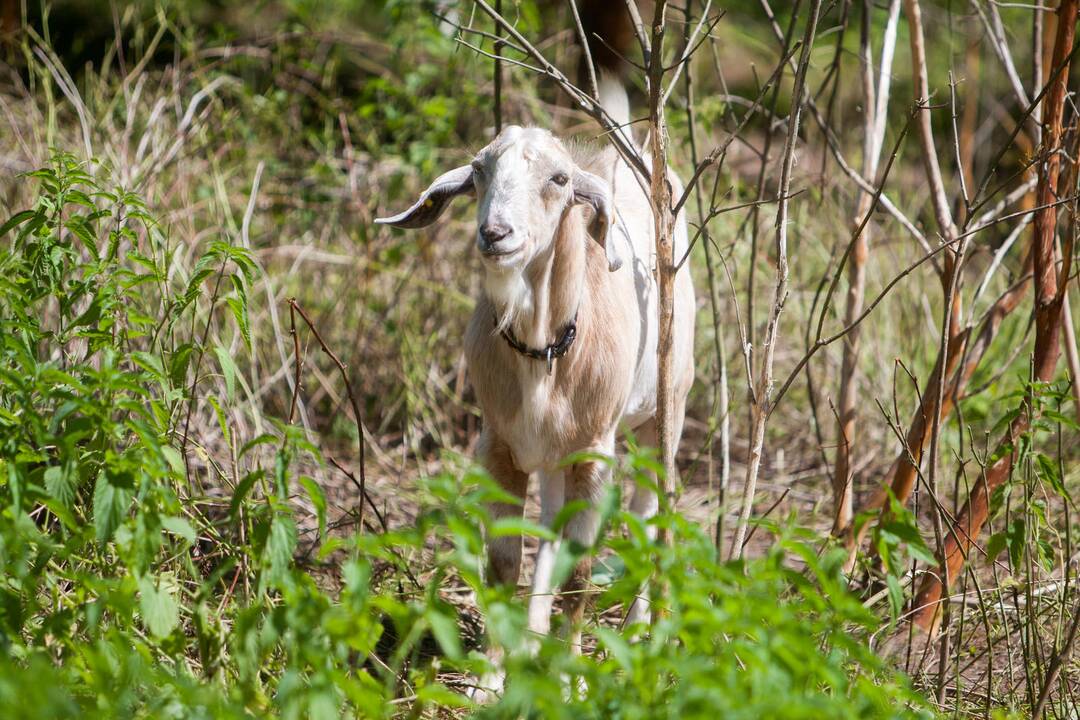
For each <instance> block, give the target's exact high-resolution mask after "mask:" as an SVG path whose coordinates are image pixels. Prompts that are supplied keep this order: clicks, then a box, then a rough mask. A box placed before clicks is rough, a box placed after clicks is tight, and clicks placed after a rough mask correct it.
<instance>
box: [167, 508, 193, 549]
mask: <svg viewBox="0 0 1080 720" xmlns="http://www.w3.org/2000/svg"><path fill="white" fill-rule="evenodd" d="M161 527H163V528H165V529H166V530H168V531H169V532H171V533H172V534H173V535H178V536H180V537H182V538H184V539H185V540H187V541H188V544H189V545H194V544H195V538H196V537H197V536H196V535H195V528H193V527H191V523H189V522H188V521H187V520H185V519H184V518H182V517H174V516H171V515H166V516H165V517H163V518H161Z"/></svg>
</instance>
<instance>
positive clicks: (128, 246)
mask: <svg viewBox="0 0 1080 720" xmlns="http://www.w3.org/2000/svg"><path fill="white" fill-rule="evenodd" d="M87 167H88V166H87V165H85V164H83V163H80V162H78V161H76V160H75V159H74V158H72V157H71V156H68V155H63V154H58V155H56V156H55V157H54V158H53V161H52V163H51V164H50V165H49V167H47V168H43V169H41V170H39V171H36V172H33V173H30V174H29V175H28V177H27V181H28V182H36V183H37V184H38V189H39V192H38V196H37V200H36V202H35V204H34V206H33V207H32V208H30V209H28V210H26V211H24V212H20V213H17V214H15V215H14V216H13V217H12V218H11V219H10V220H9V221H8V222H6V223H4V225H3V226H2V227H0V241H2V242H4V243H5V252H4V253H3V256H2V258H0V644H2V645H3V652H2V653H0V707H4V708H7V709H10V708H16V710H15V713H16V716H18V715H23V716H27V717H71V716H80V717H101V718H115V717H128V716H144V717H155V718H158V717H176V718H193V717H196V718H197V717H208V718H210V717H212V718H223V717H265V716H275V717H286V718H300V717H312V718H340V717H365V718H366V717H375V718H384V717H385V718H390V717H399V716H409V717H420V716H427V715H431V714H432V713H437V714H439V715H440V716H442V715H443V714H445V713H463V712H469V711H473V712H476V713H477V714H478V715H480V716H483V717H492V718H518V717H545V718H560V717H565V718H582V717H586V718H589V717H595V718H657V717H672V718H674V717H679V718H706V717H707V718H715V717H717V716H718V715H719V716H723V717H747V718H751V717H753V718H761V717H804V716H805V717H822V716H824V717H869V716H881V717H891V716H906V715H911V714H916V713H923V712H925V710H923V709H922V708H923V706H922V705H921V704H920V700H919V699H918V697H917V696H916V695H915V694H913V693H912V692H911V690H910V689H909V687H908V684H907V681H906V679H905V678H903V677H902V676H901V675H899V674H897V673H896V672H895V671H893V670H892V669H891V668H890V667H889V666H887V665H886V664H884V663H883V662H882V661H881V660H879V659H878V658H877V657H876V656H875V655H874V653H873V652H872V651H871V650H870V648H869V645H868V643H867V640H866V637H867V635H868V632H869V631H871V630H873V629H874V626H875V622H876V621H875V618H874V617H873V616H872V615H871V614H870V613H868V612H867V611H866V610H865V609H864V608H863V606H862V605H861V604H860V603H859V602H858V600H857V599H856V598H854V596H852V595H851V594H850V593H848V591H847V590H846V586H845V582H844V579H843V577H842V575H841V564H842V563H841V561H842V557H841V556H842V553H840V555H835V554H831V553H825V554H824V555H819V554H818V552H817V550H816V549H815V547H814V545H813V544H812V543H814V542H816V538H815V537H813V536H810V535H805V536H804V535H800V534H799V533H797V532H795V531H792V530H786V529H783V528H779V527H770V528H763V529H762V531H768V532H771V533H773V534H775V535H776V536H777V538H779V540H778V541H777V542H776V543H775V544H774V545H773V547H772V549H771V550H770V551H769V552H768V553H767V554H766V555H765V556H764V557H761V558H759V559H755V560H751V561H748V562H745V563H744V562H741V561H740V562H737V563H723V562H721V561H720V559H719V558H718V556H717V553H716V550H715V547H714V546H713V543H712V541H711V539H710V538H709V537H708V536H707V534H706V533H705V532H704V531H703V530H702V529H701V528H699V527H697V526H695V525H694V524H692V523H690V522H688V521H687V520H685V519H684V518H682V517H681V516H680V515H679V514H678V513H676V512H674V511H673V510H672V509H671V508H661V512H660V514H659V515H658V516H657V517H656V518H655V519H654V520H652V521H651V522H655V523H661V524H665V525H667V526H668V527H669V528H670V529H671V534H672V536H673V538H674V542H673V543H672V544H671V546H670V547H661V546H658V545H657V544H656V543H654V542H653V541H651V540H650V539H649V535H648V533H647V532H646V528H645V527H644V525H643V522H642V520H641V519H640V518H638V517H636V516H634V515H632V514H630V513H627V512H625V511H623V510H622V509H621V508H622V505H623V504H622V502H621V500H620V497H619V493H618V492H617V491H616V490H614V489H613V490H612V491H611V492H610V493H609V494H608V495H607V496H606V498H605V500H604V503H603V512H602V515H603V532H602V533H601V535H600V539H599V540H598V541H597V543H596V545H595V546H593V547H582V546H580V545H576V544H573V543H563V544H562V546H561V548H562V549H561V551H560V552H561V553H562V555H561V556H560V557H559V559H558V562H557V572H558V573H561V574H565V573H568V572H569V571H570V569H571V568H572V567H573V566H574V565H575V563H576V561H577V560H578V559H579V557H580V556H581V555H582V554H584V553H591V554H593V555H594V556H595V558H596V565H595V566H596V572H595V573H594V577H593V582H594V586H595V587H596V588H597V589H598V594H597V601H596V611H595V613H594V615H593V617H591V618H587V619H586V622H587V627H586V628H585V630H586V632H587V634H588V635H589V636H590V637H591V640H590V641H589V643H587V645H588V647H589V650H588V651H587V652H586V653H585V654H583V655H575V654H573V653H570V652H569V651H568V648H567V646H566V644H565V641H564V640H562V639H561V638H560V637H559V636H558V635H554V636H551V637H544V638H531V637H530V636H529V635H528V633H527V631H526V613H525V603H524V599H523V598H522V597H521V596H520V594H519V593H517V592H516V589H515V588H511V587H495V588H492V587H489V586H488V585H487V584H486V583H484V582H483V581H482V575H483V568H484V562H485V561H484V553H483V545H484V539H485V536H491V535H495V534H519V535H527V536H539V535H540V534H542V533H546V532H551V531H549V530H546V529H544V528H540V527H538V526H536V525H534V524H532V523H529V522H527V521H523V520H521V519H516V520H513V521H509V520H506V519H502V520H493V519H492V518H491V517H490V516H489V515H488V513H487V510H486V508H487V507H488V505H489V504H490V503H491V502H493V501H496V500H498V501H501V502H505V501H507V497H506V496H505V494H504V493H503V492H502V491H501V490H499V489H498V488H497V487H496V486H495V485H494V484H493V482H492V481H491V480H490V478H488V477H486V476H485V475H484V474H483V473H482V472H481V471H479V470H476V469H462V470H460V471H458V472H446V473H444V474H441V475H438V476H436V477H433V478H428V479H423V480H421V482H420V488H419V491H418V497H417V500H418V503H419V514H418V516H417V517H416V518H415V521H413V522H410V523H409V524H408V525H407V526H405V527H391V528H389V529H388V530H387V531H385V532H382V533H379V534H370V533H368V534H357V535H353V536H343V535H341V534H340V533H339V534H330V533H327V532H326V518H325V508H326V500H325V498H324V497H322V493H321V490H320V489H319V487H318V485H317V483H315V482H314V481H313V480H311V479H310V478H306V477H302V476H299V475H297V474H296V473H295V472H294V471H293V468H294V467H295V466H296V463H295V460H296V459H297V458H298V456H300V455H301V454H303V455H305V456H306V457H307V458H308V459H313V460H314V461H316V462H320V460H319V452H318V449H317V448H315V447H312V446H311V445H310V444H308V443H306V442H305V441H304V439H303V436H302V434H301V433H300V432H299V431H298V430H297V429H296V428H293V427H290V426H288V425H286V424H284V423H279V424H278V425H276V431H275V432H274V433H271V434H264V435H259V436H257V437H242V436H240V434H239V430H238V429H237V428H236V427H235V426H234V425H233V424H231V423H230V421H229V417H230V413H229V410H230V403H234V402H235V400H234V399H233V395H234V390H235V385H236V384H237V383H238V381H239V372H240V368H238V367H237V363H236V362H235V361H234V360H233V358H232V355H231V354H230V353H228V352H226V351H225V349H224V348H222V347H220V346H209V345H208V338H210V336H211V333H210V332H208V328H209V327H210V325H209V323H210V322H212V320H213V318H218V320H219V321H220V322H223V323H230V328H231V329H232V331H233V332H235V333H238V334H239V337H240V338H241V339H242V340H243V342H244V343H250V342H251V339H252V336H253V335H255V337H256V338H257V337H258V335H257V333H255V332H254V331H255V330H257V328H252V327H251V326H250V320H249V317H250V316H249V314H248V291H249V288H250V287H251V284H252V282H253V281H254V280H256V279H257V273H256V268H255V266H254V265H253V263H252V261H251V260H250V258H249V257H248V255H247V253H246V252H245V251H244V250H242V249H240V248H237V247H235V246H232V245H230V244H229V243H225V242H215V243H212V244H210V245H209V246H208V248H207V250H206V252H205V253H204V254H203V255H202V256H201V258H200V259H199V260H198V261H197V262H196V263H195V264H194V266H193V267H192V268H191V269H190V270H189V271H185V269H184V268H182V267H180V266H179V261H178V260H177V254H176V253H175V252H174V248H172V247H171V246H170V244H169V239H168V236H167V234H166V233H165V231H164V230H163V228H162V227H161V226H160V225H159V224H158V223H157V222H156V221H155V220H154V218H153V216H152V213H151V212H149V211H148V209H147V208H146V206H145V205H144V203H143V202H142V201H141V200H140V199H139V198H138V197H137V196H135V195H133V194H131V193H128V192H121V191H116V190H112V189H109V185H108V183H107V182H106V180H104V179H101V178H103V177H105V176H106V174H105V173H104V171H101V170H97V171H95V172H94V173H91V172H90V171H89V170H88V169H87ZM215 362H216V365H215V366H214V367H211V365H213V364H214V363H215ZM209 377H213V378H214V380H215V382H214V383H208V382H206V380H207V378H209ZM211 386H213V387H219V388H222V389H223V390H224V392H222V393H221V394H220V397H217V396H215V395H213V394H211V393H210V390H209V389H208V388H209V387H211ZM204 388H206V389H204ZM202 393H206V394H205V396H202ZM200 399H201V400H202V401H203V402H204V404H201V405H200V409H197V408H196V407H195V404H196V403H198V402H199V401H200ZM207 407H208V408H209V410H207V409H206V408H207ZM199 412H202V413H203V414H204V415H206V416H207V417H212V418H216V420H217V423H218V424H219V428H220V431H221V436H220V438H221V439H220V440H219V444H221V445H222V446H223V447H222V449H220V450H218V451H215V450H214V449H213V448H212V447H210V446H209V445H210V444H209V443H205V444H201V443H200V440H199V436H198V435H197V434H195V435H194V436H193V437H192V439H191V440H185V438H186V437H187V434H188V432H189V431H192V430H193V428H194V427H195V426H196V425H197V424H198V423H192V422H191V420H190V418H191V417H192V415H193V413H194V414H195V415H196V416H198V413H199ZM200 422H203V423H206V422H207V419H206V417H203V418H202V419H201V421H200ZM210 422H214V420H210ZM196 446H197V447H198V451H197V452H196V451H194V448H195V447H196ZM216 455H221V456H222V457H220V458H216ZM621 462H622V463H623V465H622V466H621V467H620V468H618V472H617V475H619V476H621V477H623V478H624V479H625V480H627V481H628V482H653V480H652V479H651V477H652V475H651V474H650V472H649V471H653V472H655V471H656V470H657V469H658V468H657V463H656V460H655V457H654V455H653V453H652V452H651V451H647V450H642V449H638V448H631V451H630V452H629V453H627V455H626V456H625V457H624V459H623V460H622V461H621ZM204 482H212V483H213V484H214V485H215V486H216V490H217V494H216V495H210V494H209V493H207V492H206V490H205V488H204V487H203V483H204ZM300 492H303V493H306V494H307V495H308V496H309V498H310V500H311V504H312V506H314V507H315V508H316V509H317V512H318V515H319V518H318V520H319V528H320V532H319V534H318V540H317V541H316V543H317V546H316V547H315V548H313V553H312V555H313V556H314V557H315V558H316V559H317V560H319V561H321V562H322V566H323V568H322V575H319V576H317V574H316V569H312V568H311V567H309V566H305V565H302V564H301V563H298V562H297V560H296V556H297V548H298V532H297V524H296V517H295V512H296V510H295V507H294V505H293V504H292V503H290V502H289V499H290V497H291V496H293V495H296V494H297V493H300ZM574 510H575V508H573V507H568V508H567V509H566V511H565V512H564V516H563V517H561V518H560V523H565V521H566V520H568V519H569V517H570V514H571V513H572V512H574ZM558 524H559V523H557V524H556V525H557V526H558ZM557 530H558V527H556V531H557ZM327 567H329V568H331V571H330V573H329V574H330V576H331V578H330V582H329V583H328V582H327V579H328V578H327V572H326V568H327ZM657 580H662V582H661V583H657V582H656V581H657ZM643 583H653V584H654V585H655V586H656V587H657V588H660V589H662V592H660V593H659V594H658V596H657V608H658V611H659V620H658V621H657V622H656V623H655V624H654V625H653V626H652V627H642V626H638V627H630V628H619V627H617V626H615V625H612V624H611V623H610V622H606V621H605V620H604V619H603V618H604V617H611V616H613V615H614V614H615V612H614V611H615V609H617V608H619V607H624V606H626V605H627V604H628V603H629V602H630V601H631V600H632V598H633V596H634V594H635V593H636V592H638V590H639V588H640V587H641V586H642V584H643ZM328 586H330V587H333V588H335V589H334V590H332V591H328V590H326V588H327V587H328ZM449 586H458V587H461V586H464V587H466V588H468V589H471V590H472V592H473V594H474V596H475V598H476V602H477V605H478V607H479V609H480V611H481V613H482V615H483V618H484V624H485V635H486V640H485V641H484V642H490V643H496V644H498V645H500V646H502V647H503V648H504V649H505V651H506V652H505V657H504V663H505V669H506V670H507V673H508V676H509V678H510V680H509V684H508V685H507V689H506V693H505V695H504V696H503V697H502V698H500V699H499V700H497V701H496V702H494V703H493V704H491V705H487V706H484V707H479V708H478V707H473V706H470V704H469V701H468V700H467V699H466V697H465V695H464V694H462V691H464V690H465V689H466V688H467V686H468V684H469V680H468V678H470V677H479V676H482V675H483V674H484V673H485V672H488V671H489V670H490V667H489V666H488V662H489V661H488V660H487V656H486V654H485V653H484V652H482V646H481V641H480V640H479V639H478V638H477V637H475V636H476V635H477V633H473V634H472V635H473V637H472V639H471V640H470V639H468V638H467V637H466V634H463V633H462V632H461V631H460V629H459V628H460V625H461V620H460V618H459V615H460V612H459V609H458V608H456V607H455V606H454V605H452V604H451V603H450V602H448V600H447V598H448V597H449V596H447V595H444V589H445V588H447V587H449ZM608 610H611V611H612V612H607V611H608Z"/></svg>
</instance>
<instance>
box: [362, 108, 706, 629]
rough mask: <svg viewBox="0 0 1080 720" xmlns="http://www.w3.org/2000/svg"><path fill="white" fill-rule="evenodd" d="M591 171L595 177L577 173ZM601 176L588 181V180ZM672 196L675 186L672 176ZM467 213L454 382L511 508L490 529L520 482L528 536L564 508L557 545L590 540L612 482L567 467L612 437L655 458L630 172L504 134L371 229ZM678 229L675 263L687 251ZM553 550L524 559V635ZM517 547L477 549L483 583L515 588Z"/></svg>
mask: <svg viewBox="0 0 1080 720" xmlns="http://www.w3.org/2000/svg"><path fill="white" fill-rule="evenodd" d="M590 170H593V171H595V172H590ZM596 173H600V174H596ZM669 177H670V181H671V182H672V185H673V187H674V191H675V194H676V196H677V195H678V193H679V191H680V188H681V185H680V183H679V181H678V179H677V178H676V177H675V176H674V174H673V173H669ZM473 194H475V196H476V197H477V199H478V201H479V202H478V210H477V234H476V246H477V249H478V250H479V252H480V256H481V260H482V264H483V273H484V275H483V282H482V288H483V291H482V294H481V296H480V298H479V299H478V302H477V304H476V309H475V312H474V313H473V316H472V318H471V321H470V322H469V326H468V330H467V331H466V336H465V356H466V360H467V363H468V371H469V378H470V380H471V382H472V385H473V387H474V389H475V392H476V397H477V400H478V402H479V405H480V408H481V410H482V412H483V428H482V431H481V437H480V440H479V445H478V447H479V457H480V461H481V462H482V464H483V465H484V466H485V467H486V469H487V470H488V471H489V472H490V474H491V475H492V476H493V477H494V478H495V480H496V481H497V482H498V483H499V484H500V485H501V486H502V487H503V488H504V489H505V490H507V491H508V492H509V493H511V494H512V495H514V496H515V497H517V498H520V499H521V500H522V503H520V504H498V505H496V506H494V507H493V508H492V513H493V515H494V516H495V517H507V516H518V517H520V516H521V514H522V512H523V508H524V498H525V495H526V489H527V485H528V480H529V476H530V474H533V473H536V474H537V475H539V491H540V497H541V511H540V512H541V522H542V523H543V524H545V525H547V526H549V527H550V526H551V524H552V522H553V521H554V519H555V517H556V515H557V514H558V512H559V510H560V509H561V508H562V507H563V506H564V504H565V503H567V502H570V501H575V500H585V501H586V502H587V503H589V507H588V509H586V510H583V511H581V512H579V513H578V514H577V515H575V516H574V517H573V518H571V519H570V520H569V522H567V523H566V525H565V527H564V528H563V530H562V533H563V534H562V537H565V538H567V539H569V540H571V541H576V542H578V543H581V544H582V545H584V546H589V545H591V544H592V543H593V542H594V541H595V536H596V532H597V514H596V511H595V509H594V508H593V504H594V501H595V500H597V499H598V497H599V494H600V493H601V491H602V489H603V487H604V485H605V483H607V482H609V481H610V477H611V467H610V464H609V463H605V462H603V461H600V460H590V459H584V460H579V461H577V462H575V463H574V464H573V465H571V466H569V467H564V466H563V465H562V464H560V462H561V461H562V460H563V459H564V458H566V457H567V456H568V455H570V454H573V453H589V454H599V455H602V456H607V457H612V456H614V453H615V442H616V434H617V431H618V430H619V427H620V424H621V425H623V426H625V427H626V428H628V429H631V430H634V431H635V432H636V435H637V438H638V440H639V441H640V442H641V444H642V445H655V444H656V440H657V427H656V419H655V413H656V386H657V350H656V345H657V334H658V322H657V311H656V303H657V280H656V275H655V248H654V242H653V214H652V208H651V204H650V201H649V197H648V195H647V194H646V192H645V190H644V189H643V186H642V184H640V183H639V182H638V178H635V177H634V174H633V171H632V170H631V169H630V167H629V166H628V165H627V164H626V163H625V162H623V161H622V160H621V159H618V158H616V157H615V155H614V153H612V152H610V151H609V152H607V153H602V154H600V155H598V156H594V157H593V159H592V162H591V163H587V162H585V161H575V159H574V155H573V154H572V153H571V151H570V149H568V146H567V145H565V144H564V143H562V142H561V141H560V140H558V139H557V138H556V137H554V136H553V135H552V134H551V133H550V132H548V131H546V130H542V129H538V128H521V127H517V126H509V127H507V128H505V129H504V130H503V132H502V133H500V134H499V136H498V137H496V138H495V140H494V141H493V142H492V143H491V144H490V145H488V146H487V147H485V148H484V149H483V150H481V151H480V152H479V153H478V154H477V155H476V157H475V159H474V160H473V161H472V163H470V164H468V165H463V166H461V167H458V168H455V169H453V170H451V171H449V172H447V173H445V174H444V175H442V176H440V177H439V178H438V179H436V180H435V182H433V183H432V184H431V186H430V187H429V188H428V189H427V190H425V191H424V192H423V193H422V194H421V195H420V198H419V199H418V200H417V202H416V203H415V204H414V205H413V206H412V207H410V208H409V209H408V210H406V211H405V212H403V213H401V214H399V215H395V216H393V217H388V218H381V219H378V220H376V222H378V223H385V224H389V225H392V226H395V227H399V228H419V227H424V226H426V225H430V224H431V223H433V222H434V221H435V220H436V218H438V217H439V215H440V214H441V213H442V212H443V210H444V209H445V208H446V206H447V205H448V203H449V202H450V200H451V199H452V198H454V197H455V196H458V195H473ZM687 246H688V239H687V229H686V219H685V217H683V216H682V215H680V216H679V218H678V219H677V223H676V231H675V237H674V249H675V257H676V258H679V257H682V255H683V254H684V253H685V252H686V251H687ZM673 338H674V351H675V362H674V373H675V377H674V386H675V423H674V424H675V428H674V429H675V435H674V436H675V440H676V442H677V441H678V438H679V436H680V435H681V432H682V423H683V416H684V412H685V407H686V397H687V394H688V393H689V390H690V386H691V384H692V382H693V375H694V369H693V352H692V350H693V340H694V289H693V285H692V283H691V279H690V273H689V270H688V268H687V267H685V266H684V267H682V268H681V269H680V270H679V272H678V274H677V276H676V280H675V317H674V328H673ZM630 507H631V511H632V512H635V513H638V514H640V515H641V516H642V517H644V518H646V519H647V518H650V517H652V515H653V514H654V513H655V512H656V510H657V497H656V494H655V491H654V490H653V489H651V488H646V487H641V486H639V487H637V488H636V489H635V491H634V494H633V497H632V499H631V503H630ZM561 539H562V538H557V539H554V540H542V541H541V545H540V548H539V551H538V554H537V558H536V569H535V572H534V575H533V583H532V595H531V597H530V600H529V608H528V624H529V629H530V630H531V631H533V632H535V633H541V634H546V633H547V632H548V631H549V629H550V622H551V610H552V601H553V595H552V590H553V587H552V584H553V577H552V574H553V570H554V563H555V558H556V554H557V552H558V548H559V544H560V542H561ZM521 554H522V541H521V538H520V537H499V538H492V539H490V542H489V546H488V560H489V573H490V580H493V581H495V582H498V583H514V584H516V583H517V581H518V575H519V572H520V568H521ZM590 570H591V561H590V560H589V559H585V560H582V561H580V562H579V564H578V565H577V567H576V568H574V569H573V571H572V572H571V574H570V577H569V579H567V580H566V581H565V583H564V585H563V591H564V592H565V593H567V596H566V598H565V604H564V613H565V615H566V616H567V618H568V621H569V622H568V623H567V626H568V627H569V628H571V629H572V632H574V636H573V637H572V639H571V644H572V647H574V648H575V649H578V650H579V649H580V625H581V619H582V616H583V613H584V606H585V593H584V590H585V586H586V583H587V581H588V578H589V575H590ZM648 612H649V610H648V600H647V599H646V598H645V597H642V598H640V599H639V600H638V601H635V602H634V603H633V604H632V606H631V608H630V610H629V612H628V616H629V617H628V621H629V622H636V621H642V620H646V619H647V617H648Z"/></svg>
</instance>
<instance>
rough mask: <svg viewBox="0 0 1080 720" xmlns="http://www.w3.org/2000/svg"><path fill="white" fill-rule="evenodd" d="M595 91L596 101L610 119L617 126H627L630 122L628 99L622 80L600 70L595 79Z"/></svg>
mask: <svg viewBox="0 0 1080 720" xmlns="http://www.w3.org/2000/svg"><path fill="white" fill-rule="evenodd" d="M596 84H597V91H598V92H599V94H600V97H598V98H597V100H599V101H600V104H601V105H603V106H604V110H605V111H606V112H607V114H608V115H610V116H611V119H612V120H614V121H615V122H616V123H618V124H619V125H627V124H629V122H630V97H629V96H628V95H627V94H626V86H625V85H623V81H622V78H620V77H619V76H618V75H616V74H615V73H611V72H608V71H607V70H603V69H601V70H600V77H599V78H597V81H596Z"/></svg>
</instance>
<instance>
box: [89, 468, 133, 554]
mask: <svg viewBox="0 0 1080 720" xmlns="http://www.w3.org/2000/svg"><path fill="white" fill-rule="evenodd" d="M130 505H131V491H130V490H128V489H127V488H122V487H116V486H115V485H113V484H112V483H110V482H109V479H108V478H107V477H106V475H105V473H103V472H101V473H98V476H97V483H96V484H95V485H94V534H95V536H96V537H97V541H98V542H99V543H105V542H108V541H109V539H111V538H112V536H113V533H114V532H116V528H117V527H119V526H120V523H121V522H123V521H124V516H125V515H126V514H127V511H128V507H129V506H130Z"/></svg>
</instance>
